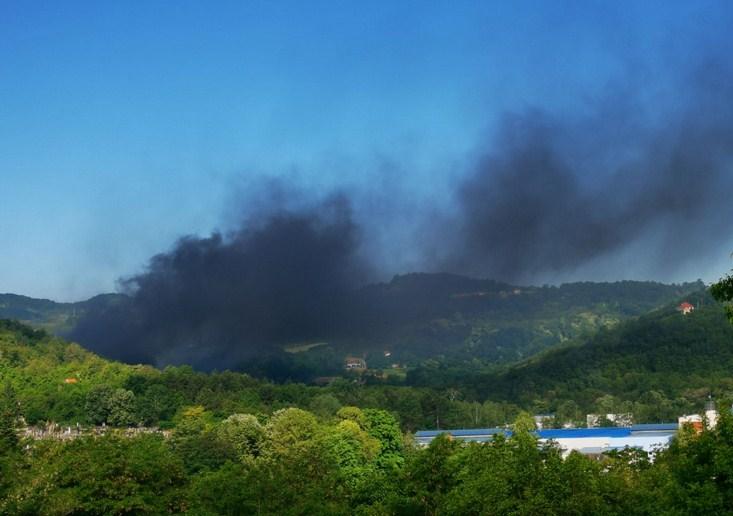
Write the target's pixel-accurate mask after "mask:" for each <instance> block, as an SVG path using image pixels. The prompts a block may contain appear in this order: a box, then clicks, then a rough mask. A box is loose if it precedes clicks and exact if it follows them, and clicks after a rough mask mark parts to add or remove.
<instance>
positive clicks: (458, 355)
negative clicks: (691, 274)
mask: <svg viewBox="0 0 733 516" xmlns="http://www.w3.org/2000/svg"><path fill="white" fill-rule="evenodd" d="M702 287H703V285H702V283H700V282H695V283H684V284H679V285H665V284H661V283H655V282H638V281H621V282H615V283H570V284H565V285H561V286H543V287H533V286H529V287H526V286H514V285H509V284H505V283H499V282H496V281H491V280H479V279H472V278H467V277H463V276H457V275H451V274H408V275H404V276H396V277H395V278H394V279H393V280H392V281H390V282H389V283H381V284H375V285H370V286H367V287H364V288H362V289H360V290H358V291H356V292H354V293H353V295H352V296H351V299H350V301H349V303H351V305H350V306H351V308H352V309H350V310H349V312H350V313H352V314H354V315H353V320H349V321H345V322H343V323H341V324H339V325H338V326H339V329H338V330H334V332H333V334H330V335H323V336H322V338H320V339H318V340H317V341H308V340H302V341H294V342H286V343H284V344H283V345H282V347H278V346H268V347H266V348H263V349H266V351H261V352H260V353H259V355H255V356H252V357H249V358H247V360H242V361H239V362H231V361H230V362H229V363H226V364H225V365H224V367H231V368H232V369H238V370H242V371H246V372H250V373H252V374H254V375H257V376H260V377H265V378H271V379H275V380H278V381H286V380H295V381H312V380H313V379H315V378H317V377H322V376H334V375H339V374H342V373H343V359H344V357H345V356H347V355H359V356H364V357H365V358H366V360H367V363H368V365H369V368H370V369H376V370H385V371H387V373H389V374H391V373H395V374H392V378H394V379H399V378H401V377H403V376H404V369H401V368H400V369H392V366H393V365H394V364H400V365H402V366H405V365H406V366H408V367H410V368H414V367H417V366H419V365H420V364H424V363H425V361H426V360H437V361H439V362H440V363H443V364H445V363H455V364H458V367H459V369H461V370H462V369H465V368H470V369H476V368H479V369H480V368H484V367H486V366H496V365H501V364H509V363H513V362H516V361H519V360H523V359H526V358H527V357H530V356H533V355H535V354H537V353H539V352H542V351H544V350H546V349H550V348H552V347H554V346H557V345H561V344H563V343H567V342H571V341H573V340H574V339H577V338H580V337H583V336H588V335H592V334H594V333H595V332H596V331H598V330H599V329H603V328H612V327H614V326H615V325H617V324H618V323H619V322H622V321H624V320H627V319H629V318H633V317H636V316H639V315H642V314H645V313H647V312H649V311H651V310H653V309H656V308H659V307H660V306H664V305H665V304H667V303H670V302H672V301H673V300H677V299H679V298H681V297H682V296H685V295H687V294H689V293H690V292H693V291H696V290H700V289H701V288H702ZM127 301H129V298H127V297H126V296H123V295H119V294H107V295H101V296H96V297H94V298H91V299H89V300H87V301H83V302H78V303H55V302H53V301H49V300H39V299H32V298H28V297H24V296H17V295H13V294H3V295H0V318H11V319H17V320H20V321H22V322H24V323H27V324H29V325H32V326H34V327H36V328H42V329H45V330H47V331H49V332H51V333H53V334H55V335H59V336H69V335H74V336H75V337H74V338H75V339H77V340H78V341H79V342H80V343H81V344H82V345H84V346H85V347H87V348H88V349H91V350H94V351H99V352H102V353H103V354H104V353H105V352H106V353H109V352H110V350H109V349H103V348H101V347H100V346H99V343H98V342H96V341H95V339H94V338H93V336H90V335H88V334H85V333H84V332H74V329H75V327H76V324H77V322H78V321H79V320H82V318H84V317H88V316H89V317H94V314H100V313H101V314H103V313H105V312H107V311H108V310H109V308H111V307H115V306H120V304H121V303H125V302H127ZM123 313H124V312H123ZM102 327H104V326H102ZM242 339H243V340H244V339H245V337H244V336H242ZM232 340H233V341H234V342H233V344H232V346H234V347H235V348H236V347H237V345H238V343H237V342H236V340H237V337H236V336H233V337H232ZM241 344H242V346H244V347H246V346H247V342H244V341H243V342H242V343H241ZM315 344H318V345H315ZM294 351H295V352H294ZM109 356H113V357H114V356H121V355H114V354H112V355H109ZM163 364H164V363H163ZM396 373H401V374H396ZM462 374H463V372H462V371H461V372H460V373H459V375H462Z"/></svg>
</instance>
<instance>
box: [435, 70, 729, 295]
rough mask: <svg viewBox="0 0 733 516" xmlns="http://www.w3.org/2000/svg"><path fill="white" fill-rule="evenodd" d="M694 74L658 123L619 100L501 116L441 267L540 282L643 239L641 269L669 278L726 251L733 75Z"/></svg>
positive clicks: (467, 189) (461, 202) (462, 201)
mask: <svg viewBox="0 0 733 516" xmlns="http://www.w3.org/2000/svg"><path fill="white" fill-rule="evenodd" d="M696 71H697V72H698V73H697V74H695V75H694V76H693V77H692V78H691V79H689V80H686V81H684V83H683V84H682V85H681V86H680V89H679V90H678V96H677V98H676V103H675V104H674V107H673V109H672V110H671V112H665V113H661V114H660V113H655V119H654V120H653V121H645V120H644V118H643V117H642V116H641V113H640V111H639V108H638V106H636V105H635V104H634V102H629V101H628V99H626V100H624V99H621V98H619V95H614V96H613V99H612V100H605V101H602V102H599V103H597V104H596V105H595V106H593V109H592V110H591V111H590V113H586V114H585V115H582V116H556V115H553V114H551V113H548V112H546V111H542V110H528V111H527V112H524V113H521V114H508V115H505V116H504V118H503V120H502V122H501V124H500V128H499V131H498V137H497V141H496V144H495V145H494V146H493V148H494V149H495V150H494V151H493V152H491V153H487V154H484V155H482V156H481V158H480V159H478V160H477V161H478V162H477V164H476V165H475V166H474V167H473V170H471V171H470V173H469V174H468V176H467V179H466V180H465V181H464V182H463V183H462V184H460V186H459V188H458V191H457V196H456V197H457V206H458V218H457V220H451V222H450V233H451V235H452V236H451V237H450V238H446V239H444V241H449V242H451V243H452V245H451V246H450V248H451V251H450V252H448V253H446V255H445V258H444V261H443V262H442V266H441V268H444V269H448V270H453V271H456V272H461V273H464V274H465V273H468V274H474V275H489V276H491V277H494V278H499V279H502V280H512V281H526V280H528V279H534V280H537V279H538V278H539V279H541V278H542V277H543V275H546V274H548V273H563V272H565V273H567V272H569V271H570V272H572V271H573V270H575V269H577V268H579V267H581V266H586V265H588V264H589V263H592V262H594V261H595V260H599V259H603V258H607V257H608V256H612V255H613V254H614V253H618V252H620V251H622V250H623V249H625V248H626V247H627V246H629V245H631V244H634V243H635V242H637V241H638V240H640V239H642V238H645V239H647V240H648V245H647V246H646V252H647V253H649V255H644V256H639V258H638V262H639V263H647V262H649V261H654V262H655V265H656V266H658V267H659V269H660V270H662V271H664V272H669V271H670V270H672V269H674V267H677V266H680V265H682V264H683V263H684V261H685V256H689V257H697V256H699V254H700V251H710V250H711V249H716V248H718V247H719V246H720V244H721V239H722V240H723V243H725V239H726V238H727V237H728V235H727V233H726V232H725V224H726V223H727V221H730V220H731V218H732V216H733V202H731V200H730V192H731V191H732V190H731V189H732V187H733V168H732V167H731V165H732V164H733V159H732V158H733V80H731V79H732V78H733V74H731V73H730V70H729V69H726V68H725V67H723V66H721V65H720V64H719V63H715V62H709V63H706V65H705V66H703V67H701V68H698V69H697V70H696ZM701 247H703V249H701Z"/></svg>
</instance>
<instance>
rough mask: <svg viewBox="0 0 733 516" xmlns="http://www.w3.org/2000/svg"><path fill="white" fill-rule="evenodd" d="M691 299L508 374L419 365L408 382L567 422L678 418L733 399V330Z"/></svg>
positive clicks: (711, 305) (714, 309)
mask: <svg viewBox="0 0 733 516" xmlns="http://www.w3.org/2000/svg"><path fill="white" fill-rule="evenodd" d="M688 299H689V300H690V301H692V302H693V303H695V304H696V305H697V307H698V308H697V309H696V310H694V311H693V312H692V313H690V314H688V315H683V314H682V313H680V312H679V311H677V310H676V306H675V305H671V306H669V307H667V308H664V309H661V310H658V311H655V312H653V313H650V314H647V315H645V316H642V317H640V318H638V319H634V320H631V321H627V322H625V323H622V324H620V325H618V326H616V327H614V328H611V329H608V330H601V331H599V332H598V333H596V334H595V335H592V336H589V337H586V338H581V339H576V340H575V341H573V342H571V343H570V344H569V345H567V346H563V347H560V348H556V349H553V350H549V351H547V352H546V353H543V354H540V355H538V356H535V357H532V358H530V359H528V360H526V361H524V362H521V363H519V364H516V365H512V366H510V367H508V368H506V369H504V370H501V371H496V370H489V371H481V370H477V371H473V372H472V371H466V369H465V368H460V367H453V366H451V364H447V363H442V364H436V365H435V367H434V368H433V369H428V368H427V367H423V368H418V369H416V370H414V371H412V372H411V373H410V374H409V375H408V380H409V381H410V382H411V383H412V384H413V385H421V386H432V387H434V388H447V387H449V386H450V387H452V388H456V389H459V390H461V391H462V392H463V393H464V395H466V396H471V397H475V398H476V399H490V400H501V401H502V402H507V401H509V402H511V403H514V404H516V405H519V406H522V407H525V408H527V409H531V410H533V411H535V412H539V413H547V412H553V413H556V414H558V417H560V419H562V420H563V421H572V420H578V419H579V418H580V417H582V416H584V415H585V414H586V413H590V412H601V413H619V412H632V413H633V414H634V416H635V420H636V421H637V422H659V421H674V420H675V419H676V418H677V416H679V415H680V414H682V413H687V412H691V411H695V410H698V408H699V407H700V406H701V404H702V403H703V401H704V400H705V398H706V397H707V396H708V395H709V394H710V393H713V394H714V395H715V396H716V397H730V396H731V395H733V377H732V376H731V371H733V346H732V345H731V344H732V343H733V327H731V325H729V324H727V321H726V317H725V314H724V311H723V309H722V308H721V306H720V305H719V304H717V303H716V302H715V301H714V300H713V299H712V298H711V297H710V296H709V295H708V294H706V293H704V292H700V293H698V294H694V295H692V296H690V297H689V298H688Z"/></svg>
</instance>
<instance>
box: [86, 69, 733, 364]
mask: <svg viewBox="0 0 733 516" xmlns="http://www.w3.org/2000/svg"><path fill="white" fill-rule="evenodd" d="M732 78H733V74H731V73H730V70H729V69H728V68H727V67H726V66H725V65H721V64H720V62H708V63H706V64H705V65H704V66H702V67H698V68H697V69H696V70H695V73H694V74H691V76H688V77H687V78H685V80H684V81H681V83H680V84H678V85H677V88H676V89H674V88H672V90H674V91H673V93H674V95H671V96H670V98H671V99H672V101H668V102H667V103H666V105H667V109H666V110H665V109H662V110H661V111H659V112H654V113H649V112H645V111H644V110H643V109H642V107H640V106H643V105H645V104H644V103H643V102H641V101H636V100H635V98H634V95H633V94H629V91H628V89H627V88H622V89H621V90H619V91H618V92H616V93H614V94H612V95H610V96H605V98H604V100H601V101H598V102H594V103H591V104H590V107H588V109H586V110H585V112H583V113H580V114H577V113H576V114H573V115H558V114H556V113H552V112H549V111H547V110H541V109H529V110H527V111H525V112H523V113H518V114H517V113H514V114H506V115H504V116H503V117H502V119H501V122H500V124H499V126H498V131H497V133H496V134H497V136H496V138H495V140H494V143H493V145H491V146H490V147H489V150H486V149H483V150H481V151H480V152H478V156H479V157H478V158H476V159H475V160H471V161H472V163H471V165H470V166H469V167H467V170H466V171H465V173H464V174H463V175H462V176H461V178H459V179H458V180H457V181H456V183H455V185H454V188H453V191H448V192H445V194H446V195H449V196H452V198H453V199H454V200H455V207H454V210H452V211H451V213H450V214H447V213H446V214H442V215H440V216H437V217H436V216H435V205H436V204H437V203H431V202H429V200H428V202H425V208H424V209H417V208H416V209H415V210H414V212H412V213H410V219H411V220H409V221H408V222H409V223H410V224H411V225H412V226H413V227H417V228H419V230H417V231H415V234H414V235H413V236H412V237H410V236H409V235H405V233H404V232H400V231H395V230H394V228H393V227H391V225H394V224H395V223H398V224H400V223H403V222H404V220H402V219H400V222H395V217H394V216H393V215H394V213H400V215H401V217H404V213H401V212H400V211H399V209H396V210H393V209H392V208H393V207H394V206H398V205H402V204H404V203H403V202H402V199H401V196H400V195H398V194H396V193H395V192H391V191H384V192H382V193H381V194H380V195H377V196H375V195H374V194H373V192H370V193H369V194H367V195H364V194H360V193H359V192H357V191H353V190H352V191H351V192H350V193H348V194H344V193H342V194H339V195H332V196H330V197H327V198H326V199H324V200H321V201H313V202H310V203H309V202H302V199H300V200H299V202H297V203H293V202H291V199H290V194H289V193H287V191H286V190H279V189H275V190H273V192H271V193H269V194H267V195H265V196H264V197H263V198H262V199H264V200H260V201H259V202H255V203H253V204H251V205H250V208H249V210H247V213H249V216H247V217H245V218H244V220H243V222H242V223H241V224H240V226H239V229H236V230H235V231H233V232H231V233H226V234H221V233H215V234H213V235H211V236H210V237H207V238H199V237H193V236H189V237H185V238H182V239H181V240H180V241H179V242H178V243H177V244H176V245H175V246H174V247H173V248H172V249H171V250H170V251H168V252H166V253H163V254H160V255H158V256H155V257H153V258H152V259H151V261H150V263H149V266H148V268H147V270H145V271H144V272H142V273H140V274H138V275H136V276H133V277H131V278H128V279H126V280H124V281H123V282H122V284H121V285H122V290H123V292H124V293H126V294H127V297H126V298H124V299H123V300H121V301H119V302H118V303H117V304H114V305H112V306H105V307H101V308H97V309H92V310H91V311H90V312H89V313H88V314H87V315H86V316H85V317H84V318H83V320H81V321H80V323H79V324H78V326H77V328H76V329H75V331H74V333H73V335H72V337H73V338H75V339H76V340H79V341H80V342H82V343H84V344H86V345H88V346H89V347H91V348H92V349H94V350H96V351H99V352H101V353H102V354H104V355H106V356H110V357H114V358H118V359H122V360H127V361H133V362H150V363H154V364H158V365H164V364H169V363H191V364H193V365H195V366H197V367H201V368H211V367H219V368H221V367H236V366H237V365H238V364H239V363H240V362H241V361H242V360H246V359H248V358H250V357H252V356H255V355H261V354H265V353H268V352H271V351H272V350H276V349H279V348H280V347H281V346H282V344H285V343H294V342H300V341H308V340H310V341H313V340H314V339H319V340H320V339H324V340H327V339H330V338H332V337H333V336H334V335H346V336H348V337H351V338H359V337H360V336H363V334H364V332H366V331H368V330H369V328H370V327H374V326H375V325H379V324H380V321H385V320H387V319H389V320H390V321H391V323H394V324H399V323H400V321H399V317H397V318H396V319H395V317H396V316H395V313H397V312H400V307H396V306H392V307H391V308H389V309H388V308H385V307H386V306H388V305H386V304H384V303H382V301H380V298H379V296H378V295H377V296H375V295H373V293H372V294H368V295H363V293H364V291H363V290H362V291H360V290H359V287H360V286H362V285H364V284H365V283H366V282H367V281H368V280H370V279H371V278H373V276H372V273H373V272H374V271H373V269H374V266H373V265H371V263H372V262H375V261H377V260H374V258H375V257H376V256H385V255H390V253H384V252H383V251H384V249H383V248H382V246H385V245H391V246H394V247H393V249H401V248H405V249H408V248H409V249H412V250H415V249H418V250H419V253H422V256H423V258H422V261H421V262H420V263H421V264H422V268H423V270H426V271H431V272H436V271H451V272H455V273H460V274H468V275H478V276H483V277H489V278H493V279H496V280H501V281H522V282H524V281H542V280H543V279H544V278H547V277H551V276H552V275H553V274H558V273H559V274H566V275H567V276H569V277H572V275H573V273H574V271H577V270H580V269H583V268H586V272H587V270H591V271H592V270H593V267H599V268H601V267H602V266H603V264H602V263H601V262H603V261H604V260H605V261H606V262H607V263H606V265H605V266H606V267H608V263H609V262H610V263H611V264H612V265H611V269H612V271H613V273H614V274H615V279H623V278H627V277H629V276H632V275H633V274H634V272H635V270H634V268H637V267H645V268H646V269H645V270H653V271H655V272H656V276H654V277H653V279H664V276H665V274H667V273H669V272H670V271H674V270H675V268H677V267H680V266H681V265H684V264H685V263H686V261H687V260H689V259H693V260H694V259H696V258H697V257H700V256H706V255H710V254H714V253H715V254H726V249H725V247H726V246H727V245H728V242H727V241H726V239H729V234H728V232H729V229H730V228H729V224H730V221H731V220H733V201H731V198H730V197H731V195H730V194H731V192H733V166H732V165H733V80H731V79H732ZM632 89H633V88H632ZM661 105H665V104H664V103H663V102H657V103H656V104H655V106H657V107H659V106H661ZM364 199H368V200H367V201H365V200H364ZM375 199H376V201H375ZM365 204H371V206H372V208H368V207H367V208H366V209H364V206H365ZM374 206H379V208H378V209H375V208H374ZM409 206H410V207H411V209H412V208H413V207H416V206H419V202H416V201H414V200H413V201H412V202H411V203H409ZM355 207H358V209H355ZM385 211H386V212H388V213H391V214H392V215H387V216H385V215H383V214H382V215H380V212H381V213H384V212H385ZM365 235H370V237H369V238H365ZM375 235H376V237H375ZM379 235H399V237H395V238H379ZM376 242H378V244H377V243H376ZM629 249H635V250H636V256H635V257H634V259H633V263H632V266H631V268H628V269H624V268H622V267H620V266H614V265H613V264H614V263H616V257H617V256H619V255H620V254H621V253H623V252H625V251H628V250H629ZM419 253H418V254H419ZM392 254H397V253H392ZM599 264H600V265H599ZM380 268H381V270H379V271H376V272H377V275H378V276H379V277H388V276H389V275H391V274H394V273H402V272H410V271H401V270H394V269H392V270H389V267H387V268H385V267H384V266H383V265H381V262H380ZM647 278H648V277H647ZM584 279H586V278H584ZM648 279H649V278H648ZM360 292H361V294H360ZM419 301H420V303H423V304H424V305H425V306H430V304H431V303H432V301H431V300H430V299H421V300H419ZM416 304H419V303H416ZM387 312H389V313H387ZM413 315H414V314H413ZM349 332H351V333H349Z"/></svg>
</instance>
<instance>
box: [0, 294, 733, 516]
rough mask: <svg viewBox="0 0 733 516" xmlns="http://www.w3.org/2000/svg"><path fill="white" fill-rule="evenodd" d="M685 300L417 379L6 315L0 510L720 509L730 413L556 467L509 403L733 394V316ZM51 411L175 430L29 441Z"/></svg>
mask: <svg viewBox="0 0 733 516" xmlns="http://www.w3.org/2000/svg"><path fill="white" fill-rule="evenodd" d="M688 299H689V300H690V301H692V302H693V303H695V304H696V305H697V307H698V308H697V309H696V310H695V311H694V312H693V313H691V314H688V315H682V314H681V313H679V312H677V311H676V310H674V306H670V307H669V308H666V309H662V310H659V311H656V312H654V313H651V314H648V315H645V316H642V317H640V318H638V319H634V320H630V321H627V322H623V323H621V324H617V325H615V326H614V327H612V328H609V329H606V330H602V331H600V332H598V333H597V334H596V335H593V336H581V337H579V338H577V339H573V340H571V341H569V343H568V344H567V345H565V346H563V347H561V348H559V349H554V350H550V351H548V352H546V353H543V354H541V355H539V356H537V357H533V358H531V359H529V360H527V361H525V362H522V363H520V364H518V365H514V366H510V367H508V368H506V369H504V370H501V371H496V370H495V369H490V370H485V369H483V368H482V366H479V367H476V368H475V369H471V368H470V367H466V364H465V363H463V362H461V361H460V360H457V361H454V362H451V361H449V360H444V361H436V362H434V363H426V364H425V365H424V366H422V367H421V368H416V369H414V370H413V371H411V372H410V374H409V375H408V382H409V383H410V385H391V384H389V382H379V381H376V380H375V379H371V380H370V381H367V382H358V381H355V379H351V378H343V379H338V380H336V381H334V382H333V383H331V384H330V385H328V386H326V387H316V386H309V385H304V384H296V383H284V384H278V383H272V382H270V381H266V380H258V379H255V378H253V377H251V376H248V375H246V374H242V373H234V372H214V373H208V374H207V373H200V372H196V371H194V370H192V369H191V368H189V367H169V368H166V369H164V370H158V369H155V368H152V367H148V366H131V365H125V364H120V363H115V362H110V361H107V360H104V359H102V358H100V357H98V356H96V355H94V354H93V353H90V352H88V351H86V350H84V349H83V348H81V347H80V346H78V345H76V344H72V343H68V342H65V341H63V340H61V339H59V338H56V337H52V336H50V335H48V334H47V333H45V332H43V331H39V330H33V329H31V328H30V327H27V326H24V325H22V324H19V323H15V322H12V321H0V377H2V379H3V384H2V385H0V514H29V515H30V514H50V515H54V514H58V515H61V514H131V513H132V514H170V513H188V514H197V515H214V514H233V515H234V514H237V515H238V514H278V515H280V514H404V515H418V514H426V515H438V514H558V515H560V514H563V515H564V514H660V513H664V514H708V513H725V512H726V511H728V510H729V507H731V506H733V483H731V481H730V479H732V478H733V420H731V416H730V415H729V414H728V413H725V412H724V413H723V414H721V420H720V423H719V424H718V426H717V427H716V428H715V429H712V430H706V431H704V432H703V433H702V434H699V435H696V434H694V433H692V432H687V431H683V432H681V433H680V435H679V436H678V438H677V439H676V440H675V441H674V443H673V445H672V446H671V447H670V448H669V449H668V450H666V451H664V452H661V453H659V454H657V456H656V457H655V458H654V459H655V460H654V461H653V462H652V461H650V458H649V457H647V456H646V455H645V454H644V453H642V452H638V451H633V450H629V451H625V452H621V453H614V454H611V455H609V456H606V457H604V458H603V459H601V460H600V461H598V460H595V459H591V458H588V457H585V456H581V455H579V454H576V453H574V454H571V455H570V456H569V457H567V458H565V459H563V458H562V457H561V454H560V452H559V450H558V449H556V448H554V447H553V446H550V445H543V446H540V445H538V442H537V441H536V438H535V437H534V436H533V434H532V433H531V432H530V431H529V430H530V428H531V427H532V420H531V418H529V417H528V415H526V414H520V408H525V409H530V410H534V411H536V412H547V411H554V412H555V413H556V414H557V421H558V422H562V421H564V420H579V419H582V417H583V415H584V414H585V413H586V412H587V411H592V410H593V411H598V412H614V411H617V412H620V411H627V410H628V411H633V412H634V415H635V418H636V419H637V421H661V420H669V419H673V418H676V416H678V415H679V414H680V413H682V412H688V411H691V410H693V409H694V410H699V408H700V406H701V402H702V400H703V399H704V398H705V397H706V396H707V394H708V392H709V391H710V390H712V391H713V392H714V393H715V394H716V397H718V398H720V399H723V398H724V397H732V396H731V395H732V394H733V381H731V378H730V376H729V374H730V373H729V371H730V370H733V348H732V347H731V343H733V327H730V326H729V325H728V324H727V321H726V317H725V314H724V311H723V308H721V306H719V305H717V304H715V303H714V302H713V301H712V299H711V298H710V297H708V296H707V295H706V294H704V293H700V294H696V295H695V296H692V297H689V298H688ZM721 406H725V404H722V403H721ZM518 416H519V417H518ZM515 420H516V422H515V426H514V430H515V432H514V433H513V434H512V437H510V438H504V437H501V436H498V437H496V438H495V439H494V441H493V442H491V443H488V444H481V445H480V444H471V445H463V444H460V443H459V442H456V441H451V440H449V439H447V438H444V437H440V438H438V439H436V440H435V441H434V442H433V443H432V444H431V445H430V446H429V447H427V448H425V449H419V448H416V447H415V446H414V445H413V444H412V440H411V438H410V435H409V432H410V431H412V430H415V429H417V428H420V427H424V428H429V427H435V426H436V425H439V426H442V427H469V426H474V427H476V426H493V425H499V424H504V423H506V422H510V421H515ZM45 421H55V422H58V423H64V424H68V425H75V424H76V423H81V425H82V428H84V427H85V426H87V425H99V424H102V423H104V424H106V425H109V426H111V427H137V426H149V427H155V426H160V427H163V428H167V429H169V430H167V431H166V432H167V433H165V434H164V433H162V432H160V431H155V430H153V429H149V430H145V429H143V430H145V431H142V432H137V433H133V434H130V433H125V431H124V430H123V429H114V428H108V429H107V430H106V431H104V432H101V433H100V432H99V430H97V431H96V432H92V431H86V432H84V431H82V432H81V435H76V434H75V435H74V436H72V437H73V438H65V437H64V436H63V434H62V435H58V434H56V435H54V436H51V437H50V438H45V439H36V440H33V439H30V438H27V437H22V435H23V434H22V433H21V432H20V429H21V428H22V427H23V426H24V424H26V423H30V424H42V423H44V422H45Z"/></svg>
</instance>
